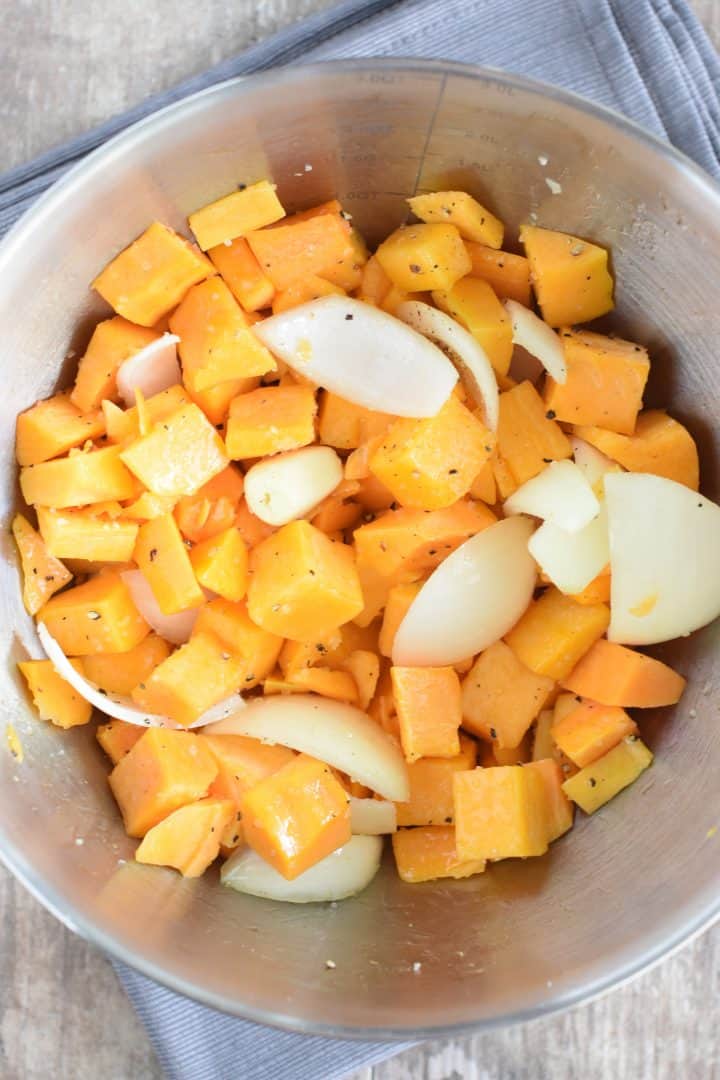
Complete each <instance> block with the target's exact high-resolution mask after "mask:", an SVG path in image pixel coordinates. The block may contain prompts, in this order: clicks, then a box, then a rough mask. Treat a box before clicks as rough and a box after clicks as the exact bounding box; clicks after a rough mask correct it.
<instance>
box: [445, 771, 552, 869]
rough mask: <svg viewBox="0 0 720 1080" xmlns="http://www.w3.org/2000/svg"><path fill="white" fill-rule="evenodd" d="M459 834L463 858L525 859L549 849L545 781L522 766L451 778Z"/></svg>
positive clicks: (468, 773) (458, 839)
mask: <svg viewBox="0 0 720 1080" xmlns="http://www.w3.org/2000/svg"><path fill="white" fill-rule="evenodd" d="M453 796H454V801H455V837H456V845H457V853H458V856H459V857H460V858H461V859H463V860H466V859H511V858H521V859H525V858H527V857H528V856H532V855H543V854H544V853H545V852H546V851H547V846H548V833H547V819H546V814H545V785H544V782H543V780H542V779H541V777H540V776H539V775H538V774H537V772H535V771H533V770H531V769H526V768H525V767H524V766H523V765H500V766H497V767H495V768H491V769H482V768H481V769H472V770H471V771H469V772H456V773H455V774H454V776H453Z"/></svg>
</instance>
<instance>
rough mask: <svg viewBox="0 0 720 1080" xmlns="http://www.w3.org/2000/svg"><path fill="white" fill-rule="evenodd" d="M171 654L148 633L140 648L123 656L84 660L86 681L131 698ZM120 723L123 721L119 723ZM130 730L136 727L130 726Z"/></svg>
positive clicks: (99, 655)
mask: <svg viewBox="0 0 720 1080" xmlns="http://www.w3.org/2000/svg"><path fill="white" fill-rule="evenodd" d="M169 655H170V646H169V645H168V643H167V641H165V640H164V639H163V638H161V637H158V635H157V634H148V636H147V637H146V638H144V639H143V640H142V641H141V642H140V644H139V645H135V646H134V648H132V649H128V650H127V652H123V653H95V655H93V656H85V657H83V670H84V673H85V678H86V679H89V680H90V682H91V683H95V685H96V686H99V687H100V689H101V690H106V691H108V693H111V694H125V695H129V694H130V692H131V690H132V689H133V687H135V686H137V684H138V683H139V682H143V681H144V680H145V679H146V678H147V677H148V675H150V673H151V672H152V671H153V670H154V669H155V668H156V667H157V666H158V664H161V663H162V661H163V660H165V659H167V657H168V656H169ZM116 722H117V723H120V721H116ZM129 726H130V727H135V729H136V730H138V729H137V726H136V725H133V724H130V725H129Z"/></svg>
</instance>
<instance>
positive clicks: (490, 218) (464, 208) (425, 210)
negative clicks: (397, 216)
mask: <svg viewBox="0 0 720 1080" xmlns="http://www.w3.org/2000/svg"><path fill="white" fill-rule="evenodd" d="M407 201H408V202H409V204H410V209H411V210H412V212H413V214H415V216H416V217H419V218H420V220H421V221H426V222H429V223H432V222H440V223H441V224H443V225H445V224H450V225H454V226H455V227H456V229H457V230H458V232H459V233H460V235H461V236H462V238H463V240H474V241H475V243H478V244H487V246H488V247H491V248H499V247H500V246H501V245H502V242H503V233H504V232H505V227H504V225H503V223H502V221H500V220H499V218H496V217H495V215H494V214H491V213H490V211H489V210H486V209H485V207H484V206H481V205H480V203H479V202H478V201H477V199H473V197H472V195H468V193H467V191H433V192H430V193H428V194H427V195H413V197H412V198H410V199H408V200H407Z"/></svg>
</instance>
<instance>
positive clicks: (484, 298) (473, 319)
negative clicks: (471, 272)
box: [432, 277, 513, 375]
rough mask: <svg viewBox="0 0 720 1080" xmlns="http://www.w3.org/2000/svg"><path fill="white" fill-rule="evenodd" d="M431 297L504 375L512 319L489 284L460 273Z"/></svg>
mask: <svg viewBox="0 0 720 1080" xmlns="http://www.w3.org/2000/svg"><path fill="white" fill-rule="evenodd" d="M432 295H433V300H434V301H435V303H436V304H437V306H438V307H439V308H441V309H442V310H443V311H446V312H447V313H448V315H451V316H452V318H453V319H456V320H457V321H458V322H459V323H460V324H461V325H462V326H464V327H465V329H466V330H469V332H470V333H471V334H472V336H473V337H474V338H475V339H476V341H478V342H479V344H480V345H482V347H483V349H484V350H485V352H486V353H487V357H488V359H489V361H490V363H491V364H492V366H493V368H494V370H495V371H496V372H497V373H498V375H507V373H508V369H509V368H510V361H511V360H512V354H513V336H512V323H511V322H510V317H509V315H508V313H507V312H506V310H505V308H504V307H503V306H502V304H501V303H500V301H499V300H498V298H497V296H496V295H495V293H494V291H493V289H492V287H491V286H490V285H488V283H487V281H482V280H481V279H480V278H477V277H464V278H461V279H460V281H457V282H456V283H455V284H454V285H453V287H452V288H451V289H448V290H447V291H446V292H440V291H438V290H436V291H435V292H434V293H433V294H432Z"/></svg>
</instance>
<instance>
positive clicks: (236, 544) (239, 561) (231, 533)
mask: <svg viewBox="0 0 720 1080" xmlns="http://www.w3.org/2000/svg"><path fill="white" fill-rule="evenodd" d="M190 562H191V563H192V568H193V570H194V571H195V577H196V578H197V580H198V581H199V583H200V584H201V585H202V586H203V588H205V589H210V591H211V592H214V593H217V594H218V596H222V597H223V598H224V599H225V600H233V601H234V602H236V603H237V601H238V600H242V598H243V596H244V595H245V590H246V589H247V570H248V553H247V548H246V546H245V542H244V540H243V538H242V536H241V535H240V533H239V531H238V530H237V529H236V528H235V527H234V526H233V527H232V528H230V529H226V530H225V532H221V533H219V534H218V535H217V536H212V537H210V539H209V540H202V541H201V542H200V543H199V544H196V545H195V547H194V548H193V549H192V551H191V552H190Z"/></svg>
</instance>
